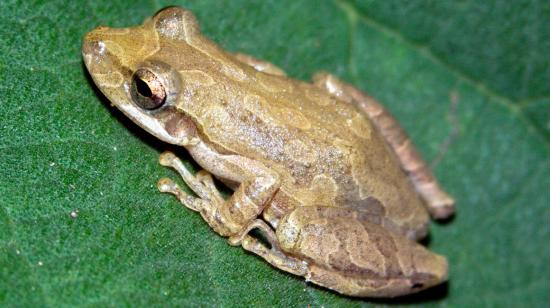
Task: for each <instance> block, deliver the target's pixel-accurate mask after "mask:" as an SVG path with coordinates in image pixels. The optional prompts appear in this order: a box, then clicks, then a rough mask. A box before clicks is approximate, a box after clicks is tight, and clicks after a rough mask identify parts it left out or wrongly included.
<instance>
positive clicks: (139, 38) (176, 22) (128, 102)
mask: <svg viewBox="0 0 550 308" xmlns="http://www.w3.org/2000/svg"><path fill="white" fill-rule="evenodd" d="M198 35H199V28H198V24H197V22H196V20H195V17H194V16H193V15H192V14H191V13H190V12H189V11H187V10H184V9H181V8H177V7H169V8H166V9H164V10H161V11H159V12H158V13H157V14H156V15H155V16H153V18H151V19H147V20H145V22H144V23H143V25H141V26H138V27H131V28H124V29H114V28H108V27H98V28H96V29H94V30H93V31H91V32H89V33H88V34H87V35H86V36H85V38H84V43H83V46H82V55H83V57H84V62H85V64H86V68H87V69H88V71H89V72H90V75H91V77H92V79H93V80H94V82H95V84H96V85H97V87H98V88H99V89H100V90H101V92H103V94H104V95H105V96H106V97H107V98H108V99H109V101H110V102H111V103H112V104H113V105H115V106H116V107H117V108H118V109H120V110H121V111H122V112H123V113H124V114H125V115H126V116H127V117H129V118H130V119H131V120H132V121H134V122H135V123H137V124H138V125H139V126H141V127H142V128H144V129H145V130H147V131H148V132H149V133H151V134H153V135H155V136H156V137H157V138H159V139H161V140H163V141H165V142H169V143H172V144H177V145H187V144H189V142H190V140H192V139H193V137H195V135H196V130H195V126H194V124H193V122H192V121H191V119H190V117H189V116H187V115H186V114H185V113H184V112H183V111H181V109H180V108H177V106H178V102H179V101H180V100H181V92H182V83H181V77H180V75H179V73H178V67H179V66H181V65H182V64H181V61H180V60H178V54H177V53H176V54H174V50H175V49H178V48H189V47H188V45H187V44H185V41H187V40H189V39H191V37H193V36H198Z"/></svg>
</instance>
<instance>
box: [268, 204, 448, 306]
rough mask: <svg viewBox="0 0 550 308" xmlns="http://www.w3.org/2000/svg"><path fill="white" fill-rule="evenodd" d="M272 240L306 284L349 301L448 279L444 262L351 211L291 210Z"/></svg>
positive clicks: (408, 290) (396, 293) (418, 288)
mask: <svg viewBox="0 0 550 308" xmlns="http://www.w3.org/2000/svg"><path fill="white" fill-rule="evenodd" d="M277 240H278V241H277V242H278V243H279V246H280V247H281V249H282V250H283V251H284V252H285V254H286V255H291V256H293V257H294V258H299V259H301V260H305V261H306V262H307V273H306V275H305V277H306V279H307V280H308V281H311V282H314V283H316V284H318V285H321V286H324V287H327V288H330V289H333V290H336V291H338V292H340V293H343V294H347V295H351V296H368V297H392V296H400V295H406V294H410V293H415V292H418V291H421V290H423V289H426V288H429V287H431V286H434V285H437V284H439V283H442V282H444V281H445V280H447V261H446V260H445V258H444V257H442V256H439V255H437V254H434V253H432V252H430V251H429V250H427V249H426V248H424V247H423V246H421V245H420V244H418V243H416V242H414V241H411V240H409V239H407V238H405V237H404V236H402V235H400V234H397V233H394V232H392V231H390V230H387V229H385V228H383V227H382V226H380V225H379V224H376V223H373V222H370V221H367V220H364V219H361V218H359V216H358V215H356V213H355V212H354V211H353V210H350V209H345V208H335V207H322V206H319V207H317V206H315V207H314V206H311V207H299V208H296V209H295V210H294V211H292V212H291V213H289V214H287V215H286V216H285V217H283V219H281V222H280V223H279V226H278V227H277Z"/></svg>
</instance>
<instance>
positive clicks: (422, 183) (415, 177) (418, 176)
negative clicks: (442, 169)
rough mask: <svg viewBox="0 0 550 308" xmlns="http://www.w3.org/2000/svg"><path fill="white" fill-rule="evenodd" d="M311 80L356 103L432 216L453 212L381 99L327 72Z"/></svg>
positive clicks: (443, 216) (435, 181) (449, 202)
mask: <svg viewBox="0 0 550 308" xmlns="http://www.w3.org/2000/svg"><path fill="white" fill-rule="evenodd" d="M313 80H314V83H315V84H316V85H317V86H319V87H321V88H323V89H325V90H327V91H328V92H329V93H330V94H332V95H335V96H337V97H339V98H341V99H342V100H344V101H347V102H350V103H354V104H356V105H357V106H359V108H360V109H362V110H363V111H364V112H365V113H366V114H367V116H368V117H369V118H370V119H371V120H372V122H373V123H374V125H375V126H376V127H377V128H378V129H379V131H380V133H381V134H382V136H383V137H384V139H386V141H387V142H388V144H389V145H390V146H391V148H392V149H393V150H394V152H395V153H396V154H397V157H398V158H399V160H400V162H401V167H402V169H403V170H404V171H405V172H406V173H407V174H408V175H409V178H410V179H411V181H412V183H413V185H414V186H415V188H416V190H417V191H418V193H419V194H420V196H422V198H423V199H424V201H425V203H426V205H427V208H428V211H429V212H430V214H431V215H432V216H433V217H435V218H447V217H449V216H450V215H452V214H453V212H454V200H453V199H452V198H451V197H450V196H449V195H448V194H447V193H446V192H445V191H444V190H443V189H442V188H441V187H440V186H439V184H438V182H437V180H436V179H435V177H434V176H433V174H432V172H431V171H430V169H429V167H428V166H427V164H426V163H425V162H424V160H423V159H422V158H421V157H420V155H419V154H418V152H417V150H416V148H415V147H414V145H413V144H412V142H411V140H410V138H409V137H408V136H407V134H406V133H405V131H404V130H403V129H402V128H401V126H400V125H399V123H398V122H397V120H395V118H394V117H393V116H392V115H391V114H390V113H389V112H388V111H387V110H386V109H385V108H384V107H383V106H382V105H381V104H380V103H378V102H377V101H375V100H374V99H373V98H372V97H369V96H367V95H366V94H364V93H363V92H361V91H360V90H358V89H357V88H355V87H353V86H351V85H349V84H346V83H344V82H342V81H341V80H339V79H338V78H336V77H334V76H332V75H330V74H326V73H319V74H316V75H315V76H314V77H313Z"/></svg>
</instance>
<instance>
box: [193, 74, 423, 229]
mask: <svg viewBox="0 0 550 308" xmlns="http://www.w3.org/2000/svg"><path fill="white" fill-rule="evenodd" d="M241 83H242V82H241ZM249 83H250V84H248V85H247V86H246V91H242V88H243V87H242V85H241V86H240V87H239V86H235V87H227V86H225V87H224V89H223V91H222V89H220V90H219V91H211V92H210V93H224V94H223V97H219V96H217V97H210V98H209V99H206V98H205V99H203V101H204V102H206V101H209V102H210V103H209V105H208V106H203V107H204V108H202V110H201V111H199V112H200V113H201V115H198V118H199V119H201V120H199V122H202V123H199V124H200V125H202V126H203V127H202V129H203V131H204V132H205V133H206V134H207V135H208V138H210V139H211V140H212V142H214V143H216V144H218V145H222V146H223V147H224V148H226V149H227V150H228V151H229V152H234V153H238V154H239V155H245V156H248V157H250V158H253V159H255V160H259V161H262V162H263V163H264V164H265V165H267V166H269V167H270V168H272V169H274V170H276V171H277V172H278V173H279V174H280V176H281V179H282V187H281V190H280V193H278V195H277V196H276V197H275V198H274V201H273V204H272V209H271V210H272V212H273V213H275V214H273V215H275V216H279V217H276V218H275V219H277V218H280V216H282V215H284V214H285V213H286V212H288V211H289V210H291V209H292V208H293V206H294V205H296V206H298V205H302V206H303V205H326V206H338V207H353V208H356V209H358V210H362V211H366V212H370V213H376V214H379V215H381V216H384V217H387V218H389V219H390V220H391V221H392V222H393V223H396V224H397V225H400V226H401V225H402V226H405V228H407V227H406V226H409V225H410V226H411V228H412V227H413V226H414V227H416V226H418V225H422V224H425V223H426V222H427V221H428V216H427V213H426V211H425V209H424V207H423V205H422V204H421V201H420V199H419V198H418V196H417V194H416V192H415V191H414V189H413V187H412V185H411V183H410V182H409V180H408V178H407V177H406V176H405V174H404V172H403V171H402V170H401V169H400V167H399V164H398V161H397V159H396V157H395V155H394V153H393V152H392V151H391V150H390V149H389V147H388V146H387V144H386V143H385V141H384V140H383V139H382V137H381V135H380V134H379V133H378V131H377V130H376V129H375V128H374V127H373V126H372V125H371V123H370V121H369V120H368V119H367V118H366V116H365V115H364V114H362V113H361V112H360V111H359V110H357V108H356V107H355V106H353V105H352V104H349V103H346V102H342V101H340V100H338V99H336V98H334V97H331V96H330V95H328V94H327V93H326V92H324V91H322V90H321V89H319V88H317V87H316V86H315V85H312V84H308V83H304V82H300V81H295V80H290V79H288V78H285V77H278V76H273V75H269V74H265V73H261V72H257V73H255V78H254V79H253V80H250V81H249ZM224 84H226V83H224ZM235 89H236V90H235ZM239 89H241V90H239ZM208 95H210V94H208Z"/></svg>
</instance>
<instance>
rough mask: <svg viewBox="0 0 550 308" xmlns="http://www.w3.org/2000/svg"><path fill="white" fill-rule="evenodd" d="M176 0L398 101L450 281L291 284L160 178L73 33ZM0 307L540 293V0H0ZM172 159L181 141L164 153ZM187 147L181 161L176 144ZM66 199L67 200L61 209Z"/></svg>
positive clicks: (546, 21) (548, 68) (156, 147)
mask: <svg viewBox="0 0 550 308" xmlns="http://www.w3.org/2000/svg"><path fill="white" fill-rule="evenodd" d="M174 4H179V5H182V6H184V7H188V8H190V9H192V10H193V11H194V12H195V14H196V15H197V17H198V19H199V21H200V23H201V26H202V29H203V32H204V33H205V34H206V35H207V36H209V37H211V38H212V39H214V40H215V41H217V42H218V43H220V45H221V46H223V47H224V48H226V49H228V50H231V51H240V52H245V53H249V54H252V55H254V56H256V57H259V58H262V59H266V60H269V61H271V62H273V63H275V64H276V65H278V66H280V67H282V68H283V69H285V70H286V71H287V72H288V74H289V75H290V76H292V77H295V78H300V79H304V80H307V79H309V78H310V77H311V75H312V74H313V73H314V72H316V71H319V70H324V71H329V72H332V73H334V74H337V75H339V76H340V77H342V78H344V79H346V80H348V81H350V82H352V83H354V84H355V85H357V86H358V87H360V88H361V89H363V90H365V91H366V92H368V93H369V94H371V95H372V96H374V97H376V98H377V99H378V100H379V101H381V102H383V103H384V104H385V105H386V106H387V107H388V108H389V109H390V110H391V111H392V113H393V114H394V115H395V116H396V117H397V118H398V119H399V120H400V122H401V123H402V125H403V126H404V127H405V128H406V130H407V131H408V132H409V134H410V135H411V137H412V138H413V140H414V142H415V143H416V144H417V146H418V147H419V149H420V151H421V152H422V153H423V155H424V156H425V158H426V159H427V160H428V161H430V162H432V164H433V165H434V171H435V173H436V175H437V177H438V179H439V180H440V181H441V182H442V184H443V186H444V187H446V189H447V190H448V191H449V192H450V193H451V194H452V195H453V196H454V197H456V199H457V204H458V211H457V215H456V217H455V219H454V220H453V221H451V222H450V223H447V224H432V226H431V239H430V243H429V247H430V249H433V250H434V251H436V252H438V253H440V254H444V255H446V256H447V257H448V258H449V262H450V266H451V274H450V275H451V276H450V283H449V284H448V285H446V286H443V287H439V288H436V289H434V290H430V291H427V292H424V293H421V294H419V295H416V296H412V297H406V298H403V299H397V300H376V301H373V300H359V299H351V298H346V297H343V296H340V295H338V294H335V293H332V292H329V291H326V290H324V289H321V288H317V287H315V286H312V285H311V284H306V283H305V281H304V280H303V279H301V278H297V277H294V276H292V275H288V274H285V273H283V272H281V271H279V270H276V269H274V268H272V267H270V266H269V265H268V264H267V263H265V262H263V261H262V260H260V259H259V258H258V257H255V256H253V255H250V254H248V253H246V252H244V251H243V250H242V249H239V248H233V247H230V246H229V245H227V244H226V242H225V240H224V239H223V238H221V237H220V236H218V235H216V234H215V233H214V232H213V231H211V230H210V229H209V227H208V226H207V225H206V224H205V223H204V222H203V221H202V219H201V218H200V216H198V215H197V214H194V213H191V212H190V211H189V210H186V209H184V208H182V207H181V206H180V205H178V203H177V202H176V200H175V199H174V198H171V197H170V196H168V195H162V194H159V193H158V192H157V190H156V188H155V186H154V185H155V183H156V181H157V179H159V178H161V177H163V176H170V177H175V174H174V173H172V172H171V171H169V170H166V169H165V168H162V167H160V166H159V165H158V163H157V158H158V154H159V153H160V151H162V150H164V149H166V148H167V147H168V146H167V145H165V144H162V143H160V142H158V141H155V140H154V138H152V137H150V136H148V135H147V134H146V133H145V132H143V131H142V130H140V129H139V128H138V127H136V126H135V125H134V124H132V123H130V122H129V121H128V120H126V119H124V117H123V116H121V115H120V113H118V112H117V111H116V110H113V108H111V107H109V105H108V103H106V102H105V101H104V99H103V98H102V97H101V95H99V93H98V92H97V91H96V90H94V86H93V85H92V83H91V80H90V79H89V78H88V77H87V74H86V73H85V69H84V67H83V65H82V60H81V56H80V46H81V38H82V37H83V35H84V34H85V33H86V32H88V31H90V30H91V29H93V28H94V27H96V26H98V25H109V26H112V27H126V26H130V25H135V24H139V23H141V22H142V20H143V19H144V18H146V17H149V16H151V15H152V14H153V13H154V12H156V11H157V10H158V9H160V8H161V7H163V6H166V5H174ZM0 14H2V15H3V16H2V21H0V26H1V27H0V80H1V81H2V82H1V83H0V97H1V99H0V101H1V103H0V132H1V133H0V179H1V181H2V182H1V185H0V281H1V283H0V304H1V305H2V306H35V305H39V304H40V305H42V306H51V307H57V306H122V305H131V306H149V305H151V304H153V305H163V306H164V305H170V306H191V305H193V306H195V305H201V306H212V305H215V306H228V307H231V306H250V305H253V306H262V307H265V306H278V307H288V306H302V307H304V306H306V305H311V306H315V307H318V306H327V307H328V306H372V305H377V306H385V305H396V304H398V305H408V304H422V305H433V306H438V305H442V306H458V307H466V306H503V305H505V306H542V305H544V304H545V303H547V302H548V301H549V300H550V297H549V295H548V294H549V293H548V292H547V291H548V287H549V286H550V284H549V278H548V276H549V275H550V272H549V267H548V264H547V262H548V260H550V250H549V249H548V248H547V247H548V246H547V245H545V244H544V243H545V242H547V241H548V238H550V210H549V207H548V202H549V201H550V198H549V197H550V196H549V193H548V188H549V187H550V177H548V173H549V171H550V155H549V154H550V111H549V110H550V99H549V96H550V64H549V57H548V54H549V50H550V45H549V44H550V7H549V4H548V2H547V1H537V0H532V1H527V0H518V1H513V2H503V1H496V0H494V1H482V2H478V1H429V2H425V1H422V2H421V1H411V2H407V3H405V2H403V1H269V2H249V1H215V0H212V1H180V2H177V3H164V1H153V2H141V3H133V2H132V3H131V2H125V1H93V2H92V1H89V2H87V3H83V2H77V1H73V2H68V3H66V2H64V1H57V0H54V1H49V2H43V1H11V0H7V1H2V2H1V3H0ZM179 153H180V154H181V155H182V156H183V157H184V158H185V159H186V160H188V161H189V157H188V156H186V154H185V152H184V151H180V152H179ZM190 163H192V162H190ZM71 213H72V214H73V216H76V218H72V217H71Z"/></svg>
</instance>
